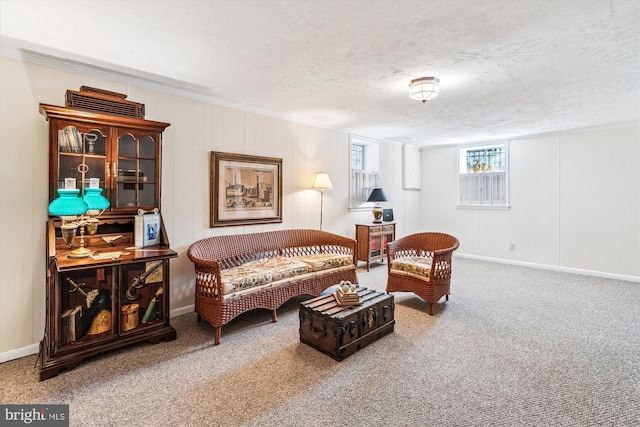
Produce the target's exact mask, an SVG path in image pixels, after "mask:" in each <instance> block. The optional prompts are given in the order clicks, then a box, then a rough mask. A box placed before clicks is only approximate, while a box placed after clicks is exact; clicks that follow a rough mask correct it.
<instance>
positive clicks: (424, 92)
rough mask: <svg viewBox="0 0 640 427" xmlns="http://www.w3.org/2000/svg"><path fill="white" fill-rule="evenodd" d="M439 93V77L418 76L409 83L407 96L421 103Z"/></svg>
mask: <svg viewBox="0 0 640 427" xmlns="http://www.w3.org/2000/svg"><path fill="white" fill-rule="evenodd" d="M439 93H440V79H439V78H437V77H420V78H419V79H413V80H411V83H409V96H410V97H411V98H413V99H416V100H418V101H422V103H425V102H427V101H428V100H430V99H433V98H435V97H436V96H438V94H439Z"/></svg>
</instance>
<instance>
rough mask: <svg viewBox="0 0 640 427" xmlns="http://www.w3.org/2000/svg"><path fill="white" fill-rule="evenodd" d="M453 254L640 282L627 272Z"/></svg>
mask: <svg viewBox="0 0 640 427" xmlns="http://www.w3.org/2000/svg"><path fill="white" fill-rule="evenodd" d="M453 256H454V257H459V258H468V259H477V260H478V261H488V262H495V263H498V264H510V265H517V266H520V267H529V268H539V269H541V270H551V271H560V272H563V273H571V274H582V275H584V276H595V277H604V278H606V279H615V280H625V281H627V282H636V283H640V276H629V275H625V274H616V273H607V272H604V271H595V270H583V269H580V268H571V267H561V266H558V265H549V264H537V263H535V262H526V261H517V260H513V259H504V258H492V257H486V256H480V255H471V254H462V253H460V254H459V253H454V254H453Z"/></svg>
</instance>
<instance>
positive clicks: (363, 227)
mask: <svg viewBox="0 0 640 427" xmlns="http://www.w3.org/2000/svg"><path fill="white" fill-rule="evenodd" d="M395 239H396V223H395V222H383V223H380V224H374V223H371V224H356V240H357V241H358V261H364V262H366V263H367V271H369V264H371V262H372V261H375V260H384V258H385V257H386V256H387V244H388V243H389V242H392V241H394V240H395Z"/></svg>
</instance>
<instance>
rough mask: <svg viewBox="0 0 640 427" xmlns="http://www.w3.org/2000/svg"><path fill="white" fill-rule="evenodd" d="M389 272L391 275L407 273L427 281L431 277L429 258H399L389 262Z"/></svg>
mask: <svg viewBox="0 0 640 427" xmlns="http://www.w3.org/2000/svg"><path fill="white" fill-rule="evenodd" d="M391 271H392V272H393V273H398V272H402V273H407V274H412V275H415V276H420V277H422V278H424V279H426V280H429V276H430V275H431V258H426V257H401V258H396V259H394V260H393V261H392V262H391Z"/></svg>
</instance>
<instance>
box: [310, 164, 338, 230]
mask: <svg viewBox="0 0 640 427" xmlns="http://www.w3.org/2000/svg"><path fill="white" fill-rule="evenodd" d="M311 188H313V189H316V190H320V230H322V208H323V206H322V204H323V203H324V190H333V185H331V179H329V174H328V173H326V172H322V171H320V172H318V173H316V176H314V177H313V183H312V184H311Z"/></svg>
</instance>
